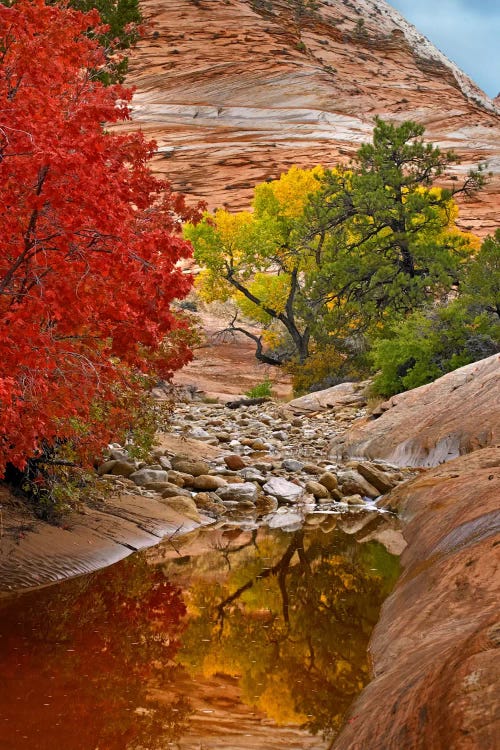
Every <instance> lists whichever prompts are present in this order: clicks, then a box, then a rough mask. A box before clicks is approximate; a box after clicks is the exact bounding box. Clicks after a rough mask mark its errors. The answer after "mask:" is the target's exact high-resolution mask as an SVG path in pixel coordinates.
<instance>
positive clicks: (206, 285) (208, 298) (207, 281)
mask: <svg viewBox="0 0 500 750" xmlns="http://www.w3.org/2000/svg"><path fill="white" fill-rule="evenodd" d="M194 285H195V288H196V290H197V291H198V294H199V296H200V299H201V300H203V302H214V301H215V300H218V301H220V302H227V300H228V299H231V297H232V296H233V289H232V287H231V286H230V284H229V283H228V282H227V281H226V280H225V279H224V278H223V277H222V276H221V275H219V274H214V273H213V272H212V271H209V270H207V269H204V270H203V271H200V273H199V274H198V275H197V277H196V279H195V282H194Z"/></svg>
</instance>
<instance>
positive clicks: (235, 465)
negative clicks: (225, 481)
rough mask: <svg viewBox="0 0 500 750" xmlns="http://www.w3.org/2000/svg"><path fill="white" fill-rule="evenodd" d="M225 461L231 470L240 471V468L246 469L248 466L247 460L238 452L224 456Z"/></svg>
mask: <svg viewBox="0 0 500 750" xmlns="http://www.w3.org/2000/svg"><path fill="white" fill-rule="evenodd" d="M224 463H225V464H226V466H227V468H228V469H231V471H238V469H244V468H245V466H246V463H245V461H244V460H243V459H242V457H241V456H239V455H238V454H237V453H232V454H231V455H230V456H224Z"/></svg>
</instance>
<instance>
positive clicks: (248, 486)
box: [216, 482, 258, 503]
mask: <svg viewBox="0 0 500 750" xmlns="http://www.w3.org/2000/svg"><path fill="white" fill-rule="evenodd" d="M216 492H217V495H218V496H219V497H220V498H221V500H223V501H224V502H236V503H239V502H242V501H245V500H250V501H251V502H252V503H254V502H255V501H256V500H257V494H258V490H257V486H256V485H255V484H253V482H242V483H241V484H228V485H227V486H226V487H219V488H218V489H217V490H216Z"/></svg>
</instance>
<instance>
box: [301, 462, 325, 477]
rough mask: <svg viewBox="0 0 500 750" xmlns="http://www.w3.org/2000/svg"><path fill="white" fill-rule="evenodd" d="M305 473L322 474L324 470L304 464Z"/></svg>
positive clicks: (313, 465) (314, 465)
mask: <svg viewBox="0 0 500 750" xmlns="http://www.w3.org/2000/svg"><path fill="white" fill-rule="evenodd" d="M303 471H305V472H306V474H322V473H323V469H322V467H321V466H317V465H316V464H311V463H308V464H304V468H303Z"/></svg>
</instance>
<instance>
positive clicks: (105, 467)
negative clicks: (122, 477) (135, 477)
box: [97, 460, 132, 477]
mask: <svg viewBox="0 0 500 750" xmlns="http://www.w3.org/2000/svg"><path fill="white" fill-rule="evenodd" d="M115 464H116V460H112V461H104V463H102V464H101V465H100V466H99V468H98V469H97V473H98V475H99V476H100V477H102V476H104V474H111V470H112V469H113V467H114V465H115ZM131 473H132V472H131Z"/></svg>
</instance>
